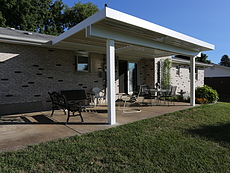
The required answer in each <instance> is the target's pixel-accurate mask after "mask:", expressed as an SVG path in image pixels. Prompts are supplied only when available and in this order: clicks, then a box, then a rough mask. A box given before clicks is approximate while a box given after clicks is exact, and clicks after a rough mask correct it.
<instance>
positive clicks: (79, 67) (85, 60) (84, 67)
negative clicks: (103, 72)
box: [75, 55, 90, 72]
mask: <svg viewBox="0 0 230 173" xmlns="http://www.w3.org/2000/svg"><path fill="white" fill-rule="evenodd" d="M89 67H90V66H89V57H88V56H86V55H77V56H76V57H75V70H76V71H79V72H89V71H90V69H89Z"/></svg>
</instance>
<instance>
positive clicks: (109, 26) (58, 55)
mask: <svg viewBox="0 0 230 173" xmlns="http://www.w3.org/2000/svg"><path fill="white" fill-rule="evenodd" d="M140 33H141V34H140ZM213 49H214V45H211V44H209V43H206V42H203V41H200V40H197V39H194V38H192V37H189V36H186V35H184V34H180V33H178V32H175V31H172V30H169V29H167V28H164V27H161V26H158V25H156V24H153V23H150V22H147V21H144V20H142V19H139V18H136V17H133V16H130V15H128V14H125V13H121V12H119V11H116V10H113V9H110V8H108V7H106V8H104V9H102V10H101V11H99V12H98V13H96V14H95V15H93V16H91V17H89V18H88V19H86V20H85V21H83V22H81V23H80V24H78V25H76V26H75V27H73V28H71V29H70V30H68V31H66V32H65V33H63V34H61V35H60V36H58V37H55V36H50V35H43V34H38V33H32V32H26V31H19V30H15V29H13V28H0V97H1V99H0V114H8V113H19V112H24V111H37V110H47V109H50V108H51V103H50V98H49V95H48V92H52V91H60V90H70V89H85V90H86V92H88V91H89V90H90V89H91V88H93V87H99V88H102V89H105V90H107V94H108V100H109V101H108V123H109V124H114V123H116V117H115V112H116V110H115V99H116V98H115V97H114V95H115V92H116V93H119V92H120V93H123V92H125V93H132V92H133V91H134V90H135V89H136V88H137V86H138V85H141V84H147V85H149V86H150V87H151V88H154V87H155V83H156V82H157V77H156V74H157V66H156V63H157V61H158V60H160V59H162V58H167V57H170V58H171V57H172V56H174V55H179V54H183V55H186V56H190V57H191V61H186V60H178V59H175V58H173V61H172V62H173V68H172V71H171V72H172V77H173V80H172V84H173V85H177V86H178V91H179V90H181V89H183V90H184V91H187V92H188V93H191V92H192V94H191V95H192V97H191V98H192V99H191V102H190V104H191V105H192V106H194V105H195V83H196V86H202V85H203V80H202V78H203V68H204V67H205V65H204V64H199V63H196V66H197V69H198V71H197V74H198V80H196V82H195V77H194V73H191V76H192V79H191V81H192V82H191V83H192V85H191V86H192V87H191V88H190V84H189V82H190V79H189V67H188V65H190V66H191V67H195V62H194V59H195V56H197V55H198V54H199V53H200V52H201V51H207V50H213ZM192 69H195V68H192ZM106 74H107V75H106ZM106 76H107V77H106ZM114 84H115V85H114ZM193 84H194V85H193ZM107 85H108V86H107Z"/></svg>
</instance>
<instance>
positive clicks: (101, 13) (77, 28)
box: [52, 8, 106, 45]
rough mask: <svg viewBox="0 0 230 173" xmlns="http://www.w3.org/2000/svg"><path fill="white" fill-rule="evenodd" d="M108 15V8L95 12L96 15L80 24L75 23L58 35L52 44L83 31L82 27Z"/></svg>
mask: <svg viewBox="0 0 230 173" xmlns="http://www.w3.org/2000/svg"><path fill="white" fill-rule="evenodd" d="M105 17H106V8H104V9H102V10H100V11H99V12H97V13H95V14H94V15H92V16H90V17H88V18H87V19H85V20H84V21H82V22H80V23H79V24H77V25H75V26H74V27H72V28H71V29H69V30H67V31H65V32H64V33H63V34H61V35H59V36H58V37H56V38H54V39H53V40H52V44H53V45H54V44H56V43H58V42H60V41H62V40H64V39H65V38H68V37H70V36H71V35H73V34H75V33H77V32H79V31H81V30H82V29H85V28H86V27H87V26H89V25H91V24H93V23H95V22H98V21H100V20H102V19H104V18H105Z"/></svg>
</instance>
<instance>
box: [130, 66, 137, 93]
mask: <svg viewBox="0 0 230 173" xmlns="http://www.w3.org/2000/svg"><path fill="white" fill-rule="evenodd" d="M136 85H137V64H136V63H128V93H129V94H132V93H133V91H134V88H135V87H136Z"/></svg>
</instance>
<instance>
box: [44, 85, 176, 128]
mask: <svg viewBox="0 0 230 173" xmlns="http://www.w3.org/2000/svg"><path fill="white" fill-rule="evenodd" d="M176 88H177V86H171V87H170V90H162V89H159V88H158V89H150V87H149V86H147V85H141V86H140V87H139V90H138V91H137V92H134V94H132V95H129V94H125V93H118V94H117V95H118V96H119V97H118V99H117V101H116V102H118V103H119V104H118V109H119V110H122V111H123V113H134V112H141V110H140V109H136V108H131V107H130V105H131V104H134V103H136V102H137V101H138V99H139V98H140V97H142V99H143V100H142V103H143V104H148V103H146V102H145V100H146V99H148V100H150V105H152V100H153V99H154V100H156V105H160V104H161V100H162V98H163V101H164V104H165V103H166V101H168V106H169V102H170V101H171V102H172V101H173V100H172V98H173V97H174V96H175V93H176ZM91 91H92V92H90V93H87V94H86V92H85V90H62V91H60V92H59V93H58V92H55V91H54V92H52V93H50V92H48V94H49V96H50V99H51V102H52V113H51V116H53V114H54V111H55V110H58V109H63V112H64V113H65V114H66V111H67V120H66V124H67V123H68V121H69V118H70V117H76V116H80V118H81V122H83V121H84V120H83V117H82V111H83V110H85V109H86V108H87V106H86V105H89V103H86V102H89V100H90V102H91V104H92V103H93V104H94V107H95V106H97V105H98V104H99V102H100V100H101V99H105V98H106V96H105V94H104V93H103V92H102V90H101V89H100V88H98V87H95V88H93V89H92V90H91ZM121 104H122V105H123V106H122V107H121ZM71 113H72V114H71Z"/></svg>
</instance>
